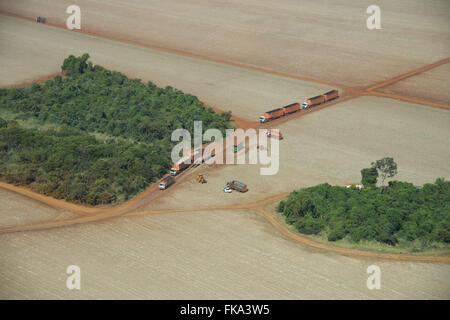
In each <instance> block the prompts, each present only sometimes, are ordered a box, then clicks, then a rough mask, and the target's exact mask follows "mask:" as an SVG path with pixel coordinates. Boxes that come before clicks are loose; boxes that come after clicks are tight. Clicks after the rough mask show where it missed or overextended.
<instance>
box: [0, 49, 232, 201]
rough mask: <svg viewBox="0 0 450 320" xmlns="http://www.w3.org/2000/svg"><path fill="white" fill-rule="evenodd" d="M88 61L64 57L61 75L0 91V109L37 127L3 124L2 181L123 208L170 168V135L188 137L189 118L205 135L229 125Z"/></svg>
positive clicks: (184, 98)
mask: <svg viewBox="0 0 450 320" xmlns="http://www.w3.org/2000/svg"><path fill="white" fill-rule="evenodd" d="M88 59H89V55H88V54H84V55H82V56H81V57H74V56H69V57H68V58H67V59H65V60H64V63H63V65H62V67H61V68H62V71H63V73H64V75H65V76H64V77H61V76H56V77H55V78H54V79H53V80H49V81H45V82H44V83H41V84H39V83H33V84H32V85H31V86H27V87H22V88H11V89H0V111H1V109H4V110H5V111H7V112H8V113H9V114H11V113H13V114H14V115H15V120H21V121H25V122H26V121H32V122H33V123H38V125H39V130H37V129H26V128H22V127H20V126H19V125H18V124H17V122H16V121H9V122H8V121H5V120H3V119H0V179H2V180H4V181H7V182H10V183H16V184H25V185H30V186H31V187H32V188H33V189H34V190H36V191H38V192H41V193H44V194H47V195H51V196H54V197H56V198H65V199H67V200H69V201H73V202H79V203H87V204H92V205H97V204H108V203H114V202H121V201H124V200H127V199H129V198H130V197H131V196H133V195H135V194H136V193H138V192H139V191H140V190H142V189H143V188H145V187H146V186H148V185H149V184H150V183H152V182H154V181H156V180H157V179H159V178H161V177H162V176H163V175H164V173H166V172H167V171H168V170H169V169H170V166H171V164H172V163H171V160H170V151H171V150H172V147H173V146H174V145H175V143H176V142H172V141H170V136H171V133H172V131H173V130H174V129H178V128H185V129H188V130H189V131H190V132H191V135H193V125H194V120H201V121H203V130H207V129H209V128H217V129H219V130H222V131H224V130H225V129H226V128H229V127H230V116H231V115H230V113H225V114H221V115H219V114H216V113H215V112H214V111H213V110H212V109H209V108H205V107H204V106H203V104H202V103H201V102H200V101H199V100H198V99H197V97H195V96H193V95H190V94H184V93H183V92H181V91H179V90H176V89H173V88H172V87H166V88H164V89H163V88H159V87H157V86H155V85H154V84H153V83H151V82H148V83H147V84H144V83H142V82H141V81H140V80H132V79H128V78H127V77H126V76H125V75H123V74H121V73H120V72H114V71H109V70H107V69H105V68H103V67H101V66H99V65H95V66H94V65H92V63H91V62H89V61H88ZM47 124H52V126H49V125H47ZM55 125H56V128H59V129H51V130H50V129H49V130H47V129H46V128H48V127H55ZM98 133H99V134H101V135H102V137H106V138H105V139H103V140H99V139H97V138H96V136H98V135H97V134H98ZM104 140H106V141H104Z"/></svg>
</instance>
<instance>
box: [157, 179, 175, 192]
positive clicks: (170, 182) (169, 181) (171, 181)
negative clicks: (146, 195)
mask: <svg viewBox="0 0 450 320" xmlns="http://www.w3.org/2000/svg"><path fill="white" fill-rule="evenodd" d="M174 183H175V178H174V177H172V176H167V177H165V178H163V179H161V181H160V182H159V186H158V187H159V189H160V190H165V189H167V188H168V187H170V186H171V185H173V184H174Z"/></svg>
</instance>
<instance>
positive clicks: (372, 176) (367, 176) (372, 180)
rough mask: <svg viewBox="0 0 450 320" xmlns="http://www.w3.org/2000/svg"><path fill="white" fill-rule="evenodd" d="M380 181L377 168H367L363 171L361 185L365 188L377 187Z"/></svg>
mask: <svg viewBox="0 0 450 320" xmlns="http://www.w3.org/2000/svg"><path fill="white" fill-rule="evenodd" d="M377 180H378V171H377V169H375V168H373V167H372V168H365V169H362V170H361V183H362V184H363V186H364V187H365V188H367V187H375V186H376V185H377Z"/></svg>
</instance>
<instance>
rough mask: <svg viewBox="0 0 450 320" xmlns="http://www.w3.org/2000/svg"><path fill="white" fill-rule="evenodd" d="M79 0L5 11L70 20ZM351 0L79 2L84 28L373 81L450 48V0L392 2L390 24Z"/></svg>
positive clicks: (4, 6)
mask: <svg viewBox="0 0 450 320" xmlns="http://www.w3.org/2000/svg"><path fill="white" fill-rule="evenodd" d="M71 4H73V3H72V2H71V1H68V0H64V1H57V2H52V1H50V2H49V1H44V0H35V1H31V2H30V1H25V0H16V1H8V2H6V1H4V2H2V3H1V5H0V10H2V11H7V12H11V13H15V14H19V15H24V16H27V17H30V18H35V17H36V16H45V17H47V19H48V21H49V22H50V23H52V22H53V23H56V24H60V25H65V19H66V18H67V16H68V15H67V14H66V13H65V11H66V8H67V6H69V5H71ZM370 4H372V3H368V2H358V3H355V1H352V0H345V1H340V2H339V3H336V2H335V1H332V0H326V1H320V2H318V1H313V0H302V1H298V0H280V1H270V0H251V1H245V2H242V1H227V2H223V1H218V0H213V1H212V0H196V1H189V2H186V1H182V0H171V1H166V0H164V1H163V0H154V1H144V0H134V1H128V2H123V1H107V0H101V1H95V2H93V1H88V0H80V1H77V5H79V6H80V8H81V12H82V29H83V30H85V31H90V32H96V33H98V34H104V35H108V36H112V37H115V38H118V39H123V40H131V41H136V42H139V43H143V44H148V45H155V46H160V47H163V48H170V49H176V50H181V51H184V52H188V53H193V54H197V55H201V56H206V57H212V58H216V59H221V60H227V61H235V62H240V63H244V64H247V65H253V66H260V67H265V68H268V69H271V70H277V71H283V72H287V73H292V74H297V75H303V76H311V77H314V78H317V79H327V80H329V81H335V82H338V83H343V84H346V85H352V86H359V87H364V86H368V85H371V84H374V83H376V82H380V81H383V80H386V79H389V78H392V77H394V76H396V75H398V74H402V73H405V72H407V71H410V70H411V69H414V68H417V67H420V66H422V65H426V64H429V63H432V62H434V61H437V60H440V59H443V58H447V57H448V55H449V51H450V50H449V49H450V47H449V41H448V39H449V30H450V3H449V2H448V1H446V0H433V1H421V0H413V1H411V0H397V1H389V0H382V1H378V2H377V3H376V4H377V5H378V6H379V7H380V8H381V27H382V29H381V30H368V29H367V28H366V19H367V17H368V14H366V10H367V7H368V6H369V5H370Z"/></svg>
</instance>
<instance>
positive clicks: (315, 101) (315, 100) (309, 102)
mask: <svg viewBox="0 0 450 320" xmlns="http://www.w3.org/2000/svg"><path fill="white" fill-rule="evenodd" d="M324 102H325V97H324V96H323V95H320V96H315V97H312V98H309V99H306V101H305V102H304V103H303V104H302V109H306V108H311V107H313V106H317V105H319V104H321V103H324Z"/></svg>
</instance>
